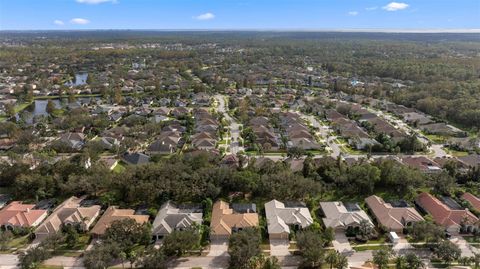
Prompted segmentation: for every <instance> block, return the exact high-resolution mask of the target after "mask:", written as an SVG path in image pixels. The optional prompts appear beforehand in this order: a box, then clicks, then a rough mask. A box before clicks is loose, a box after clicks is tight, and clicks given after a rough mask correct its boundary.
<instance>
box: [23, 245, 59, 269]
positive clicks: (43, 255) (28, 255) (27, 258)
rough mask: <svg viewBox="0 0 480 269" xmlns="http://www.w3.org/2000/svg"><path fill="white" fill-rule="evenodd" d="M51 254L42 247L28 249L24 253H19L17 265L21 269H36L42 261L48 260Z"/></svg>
mask: <svg viewBox="0 0 480 269" xmlns="http://www.w3.org/2000/svg"><path fill="white" fill-rule="evenodd" d="M50 257H51V254H50V253H49V252H48V251H47V250H46V249H45V248H43V247H41V246H36V247H32V248H29V249H28V250H27V251H26V252H22V253H20V255H19V257H18V259H19V265H20V267H21V268H22V269H32V268H37V267H38V266H39V265H40V264H41V263H42V262H43V261H45V260H47V259H49V258H50Z"/></svg>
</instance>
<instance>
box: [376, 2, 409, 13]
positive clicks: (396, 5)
mask: <svg viewBox="0 0 480 269" xmlns="http://www.w3.org/2000/svg"><path fill="white" fill-rule="evenodd" d="M408 7H409V5H408V4H406V3H399V2H391V3H389V4H388V5H386V6H384V7H382V8H383V9H385V10H386V11H397V10H402V9H406V8H408Z"/></svg>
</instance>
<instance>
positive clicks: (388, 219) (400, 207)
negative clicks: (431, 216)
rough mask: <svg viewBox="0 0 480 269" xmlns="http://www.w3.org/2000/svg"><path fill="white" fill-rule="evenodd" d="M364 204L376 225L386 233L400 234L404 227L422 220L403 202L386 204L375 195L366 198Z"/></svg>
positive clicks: (413, 209)
mask: <svg viewBox="0 0 480 269" xmlns="http://www.w3.org/2000/svg"><path fill="white" fill-rule="evenodd" d="M365 202H366V204H367V206H368V208H369V209H370V212H372V214H373V216H374V217H375V219H376V220H377V223H378V224H379V225H380V226H381V227H383V228H384V229H386V230H387V231H391V232H397V233H402V232H403V229H404V228H405V227H408V226H411V225H412V224H413V223H415V222H418V221H423V220H424V219H423V217H422V216H421V215H420V214H419V213H418V212H417V210H415V208H413V207H410V206H408V204H406V203H405V202H400V203H396V204H394V203H386V202H385V201H384V200H383V199H382V198H380V197H378V196H376V195H372V196H369V197H367V198H366V199H365Z"/></svg>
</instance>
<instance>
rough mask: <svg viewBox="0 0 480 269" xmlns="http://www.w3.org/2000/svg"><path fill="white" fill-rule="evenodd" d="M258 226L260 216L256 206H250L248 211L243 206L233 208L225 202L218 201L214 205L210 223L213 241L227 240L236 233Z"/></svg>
mask: <svg viewBox="0 0 480 269" xmlns="http://www.w3.org/2000/svg"><path fill="white" fill-rule="evenodd" d="M256 226H258V214H257V212H256V208H255V207H254V205H248V207H247V209H246V210H245V208H242V206H236V207H233V206H232V208H231V207H230V205H229V204H228V203H227V202H224V201H218V202H216V203H215V204H214V205H213V209H212V220H211V223H210V238H211V239H212V240H226V239H228V238H229V237H230V235H231V234H232V233H234V232H237V231H240V230H242V229H244V228H249V227H256Z"/></svg>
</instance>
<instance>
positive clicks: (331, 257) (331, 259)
mask: <svg viewBox="0 0 480 269" xmlns="http://www.w3.org/2000/svg"><path fill="white" fill-rule="evenodd" d="M337 260H338V253H337V252H336V251H329V252H328V253H327V256H326V257H325V261H326V262H327V263H328V264H330V269H332V268H333V266H334V265H335V264H336V263H337Z"/></svg>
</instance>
